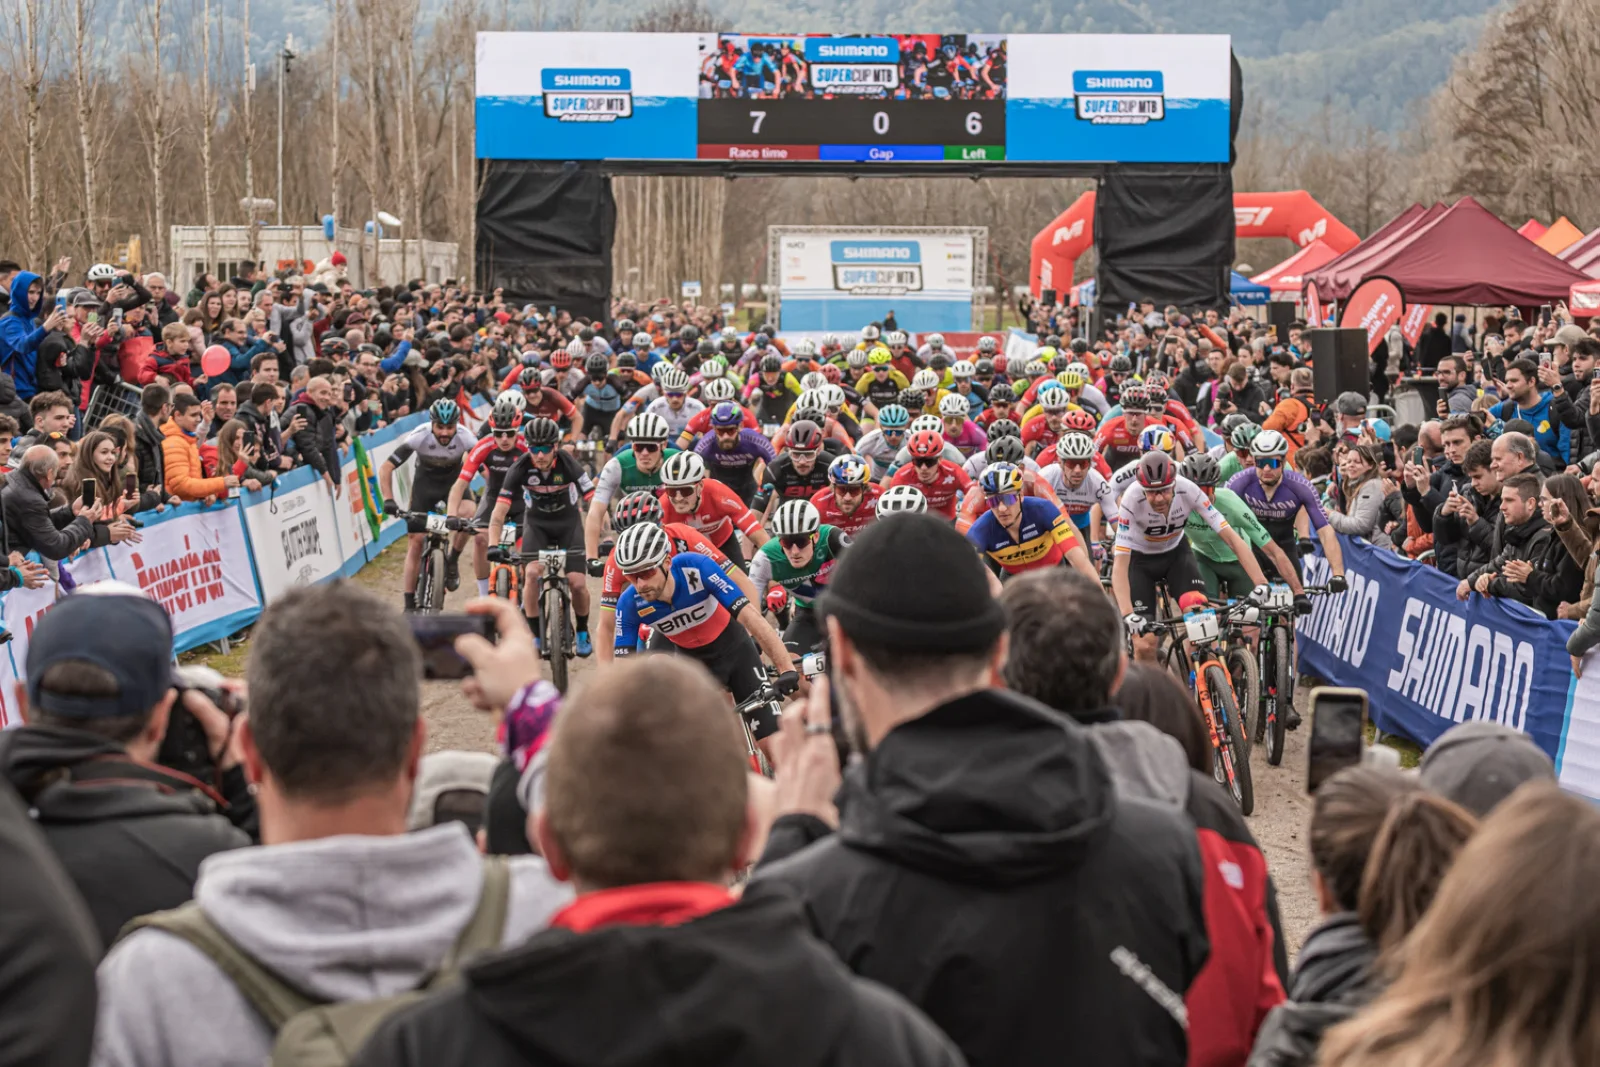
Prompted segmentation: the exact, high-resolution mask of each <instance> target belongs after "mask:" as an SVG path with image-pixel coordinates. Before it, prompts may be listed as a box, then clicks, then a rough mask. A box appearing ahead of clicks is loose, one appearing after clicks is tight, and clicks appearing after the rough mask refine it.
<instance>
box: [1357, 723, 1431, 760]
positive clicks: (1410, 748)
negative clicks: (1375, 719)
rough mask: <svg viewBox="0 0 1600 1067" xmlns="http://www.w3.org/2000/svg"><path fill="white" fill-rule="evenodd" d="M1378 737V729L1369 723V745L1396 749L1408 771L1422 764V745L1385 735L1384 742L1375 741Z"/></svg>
mask: <svg viewBox="0 0 1600 1067" xmlns="http://www.w3.org/2000/svg"><path fill="white" fill-rule="evenodd" d="M1377 736H1378V730H1377V728H1376V727H1375V726H1373V725H1372V724H1371V723H1370V722H1369V723H1367V744H1369V745H1371V744H1374V743H1376V744H1380V745H1386V746H1387V747H1389V748H1392V749H1394V750H1395V751H1396V752H1398V753H1400V766H1401V767H1404V768H1407V769H1410V768H1412V767H1415V766H1416V765H1417V764H1419V763H1421V762H1422V746H1421V745H1417V744H1413V743H1412V742H1410V741H1407V740H1406V739H1405V738H1403V737H1396V736H1394V735H1393V734H1385V735H1384V736H1383V740H1382V741H1375V740H1374V739H1375V738H1376V737H1377Z"/></svg>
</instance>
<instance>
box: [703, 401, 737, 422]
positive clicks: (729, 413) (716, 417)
mask: <svg viewBox="0 0 1600 1067" xmlns="http://www.w3.org/2000/svg"><path fill="white" fill-rule="evenodd" d="M743 421H744V410H743V409H742V408H740V407H739V405H738V404H735V403H734V402H733V401H731V400H724V401H723V402H722V403H720V404H718V405H717V406H716V407H714V408H712V409H711V425H713V426H722V427H728V426H738V425H739V424H740V423H742V422H743Z"/></svg>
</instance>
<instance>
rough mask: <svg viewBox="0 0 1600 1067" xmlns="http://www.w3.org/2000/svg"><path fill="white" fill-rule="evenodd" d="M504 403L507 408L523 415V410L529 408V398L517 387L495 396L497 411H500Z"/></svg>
mask: <svg viewBox="0 0 1600 1067" xmlns="http://www.w3.org/2000/svg"><path fill="white" fill-rule="evenodd" d="M502 404H503V405H505V407H506V409H508V410H510V411H513V412H515V413H516V414H518V415H521V414H522V413H523V412H525V411H527V410H528V398H527V397H525V396H523V395H522V394H521V393H520V392H518V391H517V390H515V389H512V390H510V391H509V392H505V393H501V394H500V395H499V396H498V397H496V398H495V402H494V407H495V411H496V412H499V411H500V407H501V405H502Z"/></svg>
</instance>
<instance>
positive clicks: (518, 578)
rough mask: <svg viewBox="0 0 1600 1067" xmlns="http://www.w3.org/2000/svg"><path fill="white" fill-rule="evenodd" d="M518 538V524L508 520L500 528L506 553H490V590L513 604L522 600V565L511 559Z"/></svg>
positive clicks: (502, 546)
mask: <svg viewBox="0 0 1600 1067" xmlns="http://www.w3.org/2000/svg"><path fill="white" fill-rule="evenodd" d="M517 540H518V538H517V524H516V523H514V522H511V521H509V520H508V521H507V522H506V524H505V525H504V526H502V527H501V528H500V545H499V547H500V549H501V550H502V551H503V552H504V555H502V554H501V553H499V552H491V553H489V592H490V593H491V594H492V595H494V596H497V597H499V598H501V599H502V600H509V601H511V602H512V603H513V604H520V603H521V602H522V601H521V593H522V565H521V564H520V563H514V562H511V560H510V557H511V556H513V555H515V554H516V551H517Z"/></svg>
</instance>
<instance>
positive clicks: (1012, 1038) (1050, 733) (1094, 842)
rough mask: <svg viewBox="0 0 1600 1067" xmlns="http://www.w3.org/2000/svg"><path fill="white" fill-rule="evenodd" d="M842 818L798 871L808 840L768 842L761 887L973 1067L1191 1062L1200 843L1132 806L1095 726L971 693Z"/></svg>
mask: <svg viewBox="0 0 1600 1067" xmlns="http://www.w3.org/2000/svg"><path fill="white" fill-rule="evenodd" d="M839 812H840V819H841V824H840V829H839V832H838V833H837V834H832V835H829V836H828V837H826V838H824V839H823V840H820V841H817V842H816V843H814V844H812V845H810V846H809V847H806V848H804V849H803V850H801V851H799V852H797V853H795V854H793V855H790V856H788V857H787V858H782V859H780V858H779V854H780V853H781V852H782V850H784V849H785V848H792V847H793V845H794V843H795V840H796V834H795V830H796V828H795V827H792V826H791V827H787V828H784V829H783V832H782V833H779V832H776V828H775V833H774V837H773V841H772V843H771V844H770V845H769V847H768V850H767V855H766V856H764V857H763V859H762V863H761V865H760V866H759V867H758V868H757V872H756V878H755V884H757V885H761V884H765V883H773V882H775V883H781V884H783V885H786V886H789V887H791V888H793V889H795V890H798V891H799V893H800V894H801V895H802V896H803V897H804V899H805V901H806V904H807V907H808V909H809V911H810V913H811V916H812V921H813V922H814V923H815V925H816V928H817V931H818V933H820V934H821V935H822V937H823V939H824V940H826V941H827V942H828V943H829V944H831V945H832V946H833V948H834V951H836V952H837V953H838V954H839V957H840V958H841V959H842V960H844V961H845V963H846V964H848V965H849V966H850V968H851V969H852V970H854V971H855V972H856V973H857V974H860V975H862V976H863V977H866V978H872V979H875V980H877V981H881V982H883V983H884V984H885V985H888V986H889V987H890V988H892V989H895V990H896V991H898V992H900V993H902V994H903V995H905V996H906V997H907V998H908V999H909V1000H910V1001H911V1002H912V1003H913V1004H915V1005H917V1006H918V1007H919V1008H921V1009H922V1010H923V1011H925V1012H927V1013H928V1015H929V1017H930V1018H932V1019H933V1021H934V1022H935V1023H937V1024H938V1025H939V1026H940V1027H941V1028H942V1029H943V1030H944V1031H945V1033H947V1034H949V1035H950V1037H951V1038H952V1039H953V1040H954V1041H955V1042H956V1044H957V1045H959V1046H960V1048H961V1050H962V1052H963V1053H964V1054H965V1055H966V1057H967V1060H968V1062H970V1063H972V1064H974V1065H975V1067H1030V1065H1033V1064H1052V1065H1053V1064H1058V1063H1061V1062H1063V1057H1067V1058H1070V1059H1072V1060H1074V1061H1076V1062H1081V1063H1095V1064H1102V1063H1103V1064H1118V1065H1119V1067H1135V1065H1148V1067H1157V1065H1170V1067H1181V1065H1183V1064H1184V1063H1185V1062H1186V1058H1187V1054H1188V1043H1187V1040H1186V1038H1185V1033H1184V1027H1183V1024H1182V1022H1180V1019H1179V1015H1180V1014H1181V1010H1182V1008H1181V1001H1182V998H1183V997H1184V995H1185V993H1187V991H1188V989H1189V985H1190V983H1191V982H1193V980H1194V978H1195V975H1196V974H1198V973H1199V971H1200V968H1201V967H1202V966H1203V965H1204V964H1205V962H1206V959H1207V957H1208V954H1209V945H1208V944H1207V940H1206V934H1205V929H1206V927H1205V915H1204V910H1203V908H1202V894H1203V890H1202V883H1203V875H1202V871H1201V860H1200V852H1199V848H1198V845H1197V844H1196V840H1195V830H1194V826H1193V825H1192V824H1191V823H1190V822H1189V820H1188V819H1187V818H1186V817H1185V816H1184V814H1183V813H1182V811H1180V810H1178V809H1176V808H1173V807H1170V806H1167V805H1160V804H1156V803H1153V802H1150V801H1142V800H1135V799H1131V798H1125V797H1121V796H1119V795H1118V794H1117V793H1116V791H1115V790H1114V788H1113V785H1112V779H1111V773H1110V771H1109V769H1108V768H1107V766H1106V763H1105V761H1104V759H1103V758H1102V757H1101V755H1100V753H1099V751H1098V750H1097V749H1096V747H1095V745H1094V743H1093V742H1092V741H1091V740H1090V738H1089V735H1088V733H1087V731H1086V730H1085V729H1084V728H1083V727H1081V726H1078V725H1077V724H1075V723H1071V722H1067V721H1066V720H1065V719H1064V718H1062V717H1061V716H1059V715H1057V714H1056V713H1055V712H1053V711H1051V710H1049V709H1048V708H1046V707H1044V706H1043V705H1041V704H1038V703H1036V702H1034V701H1032V700H1029V699H1027V698H1025V697H1021V696H1018V695H1016V694H1013V693H1008V692H1005V691H1003V690H981V691H978V692H974V693H971V694H968V695H967V696H964V697H960V698H958V699H956V700H953V701H950V702H948V703H946V704H943V705H940V706H939V707H936V708H934V709H933V710H931V711H929V712H927V713H926V714H924V715H923V716H921V717H920V718H918V719H915V720H913V721H911V722H908V723H904V724H902V725H900V726H898V727H896V728H895V729H894V730H892V731H890V733H889V734H888V736H887V737H885V738H884V739H883V741H882V743H881V744H879V745H878V747H877V748H876V749H874V750H873V751H872V752H871V753H870V754H869V755H868V756H867V757H866V758H865V760H863V761H861V762H860V763H858V764H857V765H855V766H853V767H851V768H850V771H849V773H848V774H847V775H846V777H845V782H844V786H843V788H842V789H841V791H840V794H839ZM784 821H785V820H780V821H779V822H780V826H781V824H782V823H783V822H784ZM809 825H811V826H813V827H814V826H815V823H814V822H811V823H810V824H809Z"/></svg>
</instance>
